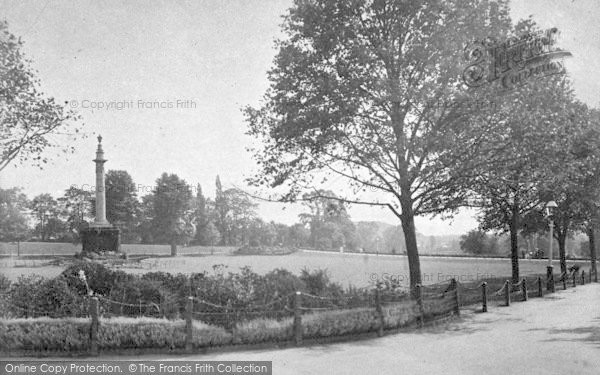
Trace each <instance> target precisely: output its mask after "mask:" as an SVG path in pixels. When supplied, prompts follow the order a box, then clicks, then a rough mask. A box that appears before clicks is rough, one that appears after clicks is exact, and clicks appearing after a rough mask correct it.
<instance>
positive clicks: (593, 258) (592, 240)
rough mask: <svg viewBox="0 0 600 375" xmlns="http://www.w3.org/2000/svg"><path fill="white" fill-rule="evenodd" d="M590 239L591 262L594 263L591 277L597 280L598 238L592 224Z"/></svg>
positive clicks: (589, 231) (589, 227)
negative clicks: (596, 241)
mask: <svg viewBox="0 0 600 375" xmlns="http://www.w3.org/2000/svg"><path fill="white" fill-rule="evenodd" d="M588 238H589V242H590V262H591V263H592V268H591V271H592V272H591V275H590V277H592V280H594V279H593V278H597V272H598V270H597V268H596V243H595V240H596V238H595V234H594V226H593V225H592V224H590V225H589V226H588Z"/></svg>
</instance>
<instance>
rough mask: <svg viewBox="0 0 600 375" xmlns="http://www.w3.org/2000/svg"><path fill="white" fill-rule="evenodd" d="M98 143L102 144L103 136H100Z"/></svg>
mask: <svg viewBox="0 0 600 375" xmlns="http://www.w3.org/2000/svg"><path fill="white" fill-rule="evenodd" d="M98 143H102V136H101V135H99V136H98Z"/></svg>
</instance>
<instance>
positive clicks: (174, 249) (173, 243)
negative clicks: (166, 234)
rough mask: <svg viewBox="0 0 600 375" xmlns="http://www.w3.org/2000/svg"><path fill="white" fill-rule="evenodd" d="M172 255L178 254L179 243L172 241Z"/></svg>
mask: <svg viewBox="0 0 600 375" xmlns="http://www.w3.org/2000/svg"><path fill="white" fill-rule="evenodd" d="M171 256H172V257H176V256H177V243H175V242H171Z"/></svg>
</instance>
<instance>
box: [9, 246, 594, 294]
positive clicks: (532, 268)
mask: <svg viewBox="0 0 600 375" xmlns="http://www.w3.org/2000/svg"><path fill="white" fill-rule="evenodd" d="M47 262H48V261H47V260H15V259H14V258H5V259H4V260H3V261H0V273H2V274H4V275H6V276H7V277H9V278H10V279H12V280H15V279H16V278H17V277H18V276H19V275H21V274H31V273H37V274H41V275H44V276H56V275H58V274H59V273H60V272H61V271H62V269H63V267H60V266H48V265H43V264H45V263H47ZM575 263H577V264H581V266H582V269H584V270H585V271H586V273H587V272H588V269H589V262H584V261H577V262H569V263H568V264H569V265H572V264H575ZM218 264H223V265H226V266H227V269H226V271H231V272H237V271H238V270H239V268H240V267H243V266H250V267H251V268H252V269H253V270H254V271H256V272H258V273H266V272H269V271H271V270H273V269H275V268H284V269H287V270H289V271H291V272H293V273H296V274H297V273H299V272H300V271H301V270H302V269H303V268H307V269H309V270H315V269H327V271H328V272H329V275H330V277H331V279H332V280H333V281H336V282H338V283H340V284H342V285H345V286H347V285H354V286H359V287H361V286H368V285H371V284H372V283H373V282H374V281H376V280H378V279H379V280H382V279H388V280H397V281H399V282H400V283H401V285H408V262H407V259H406V257H405V256H398V255H395V256H393V255H365V254H339V253H323V252H312V251H301V252H298V253H295V254H291V255H282V256H232V255H228V254H215V255H208V254H207V255H205V256H194V257H188V256H180V257H176V258H170V257H161V258H147V259H143V260H142V261H141V262H140V263H138V264H134V265H131V266H125V267H122V268H121V269H122V270H124V271H126V272H131V273H145V272H152V271H163V272H170V273H180V272H181V273H192V272H203V271H207V272H213V266H214V265H218ZM546 265H547V261H546V260H526V259H525V260H520V262H519V266H520V271H521V275H523V276H525V275H532V274H544V273H545V270H546ZM554 266H555V270H556V272H558V271H559V269H560V267H559V264H558V262H555V263H554ZM421 269H422V272H423V283H424V284H436V283H440V282H445V281H447V280H449V279H451V278H453V277H454V278H456V279H458V280H459V281H461V282H475V281H478V280H483V279H487V278H493V277H501V276H506V277H508V276H510V274H511V266H510V259H508V258H504V259H485V258H445V257H421Z"/></svg>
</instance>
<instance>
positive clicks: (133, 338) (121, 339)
mask: <svg viewBox="0 0 600 375" xmlns="http://www.w3.org/2000/svg"><path fill="white" fill-rule="evenodd" d="M89 330H90V320H89V319H85V318H66V319H51V318H35V319H10V320H8V319H0V351H3V352H10V351H20V350H24V351H36V352H44V351H64V352H84V351H87V350H88V349H89ZM192 337H193V347H195V348H201V347H207V346H217V345H226V344H230V343H231V334H230V333H228V332H226V331H225V330H224V329H223V328H219V327H214V326H210V325H207V324H202V323H198V322H194V324H193V336H192ZM98 347H99V348H100V349H101V350H120V349H127V348H135V349H137V348H168V349H175V348H183V347H185V322H184V321H182V320H177V321H173V320H166V319H153V318H115V319H102V320H101V321H100V326H99V329H98Z"/></svg>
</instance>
